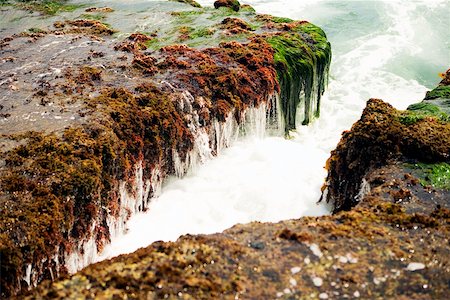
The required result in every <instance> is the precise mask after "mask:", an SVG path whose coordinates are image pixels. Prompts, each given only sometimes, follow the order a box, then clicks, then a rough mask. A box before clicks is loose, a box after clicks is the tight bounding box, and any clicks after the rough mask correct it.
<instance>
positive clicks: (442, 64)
mask: <svg viewBox="0 0 450 300" xmlns="http://www.w3.org/2000/svg"><path fill="white" fill-rule="evenodd" d="M198 2H199V3H200V4H202V5H206V6H211V5H212V4H213V1H206V0H199V1H198ZM240 2H241V3H245V4H250V5H252V6H253V7H254V8H255V9H256V10H257V12H260V13H268V14H272V15H277V16H284V17H289V18H292V19H300V20H308V21H310V22H312V23H315V24H316V25H318V26H320V27H322V28H323V29H324V30H325V32H326V33H327V36H328V39H329V40H330V42H331V44H332V50H333V60H332V65H331V71H330V81H329V85H328V88H327V92H326V94H325V95H324V97H323V98H322V105H321V116H320V118H319V119H317V120H315V121H314V122H313V123H312V124H310V125H308V126H302V127H300V128H298V129H297V130H296V131H295V132H291V133H290V138H288V139H287V138H285V137H283V136H265V137H257V136H253V135H250V136H246V137H242V138H240V139H238V141H236V142H235V143H234V145H232V146H231V147H230V148H228V149H225V150H224V151H222V153H221V154H220V155H219V156H218V157H216V158H213V159H211V160H208V161H206V162H205V163H204V164H203V165H201V166H199V167H197V168H195V169H194V170H192V171H191V172H190V173H189V174H188V175H187V176H185V177H184V178H183V179H179V178H170V179H169V180H168V181H166V182H165V184H164V186H163V188H162V193H161V195H160V196H159V197H158V198H154V199H152V202H151V204H150V206H149V208H148V210H147V212H145V213H140V214H137V215H134V216H133V217H132V218H131V219H130V220H129V222H128V225H127V227H128V230H127V233H126V234H123V235H119V236H116V237H114V238H113V239H112V243H111V245H109V246H107V247H106V248H105V250H104V251H103V253H102V254H101V256H100V258H108V257H112V256H115V255H119V254H122V253H129V252H132V251H134V250H136V249H138V248H140V247H144V246H147V245H149V244H150V243H152V242H154V241H157V240H163V241H171V240H176V239H177V238H178V237H179V236H180V235H183V234H187V233H190V234H200V233H214V232H220V231H222V230H224V229H226V228H229V227H230V226H232V225H234V224H237V223H247V222H251V221H270V222H276V221H280V220H284V219H291V218H300V217H302V216H317V215H325V214H328V213H329V212H330V210H329V207H327V206H326V205H325V204H324V203H319V204H318V203H317V201H318V199H319V198H320V193H321V192H320V188H321V186H322V184H323V183H324V178H325V176H326V170H325V169H324V165H325V162H326V159H327V158H328V157H329V155H330V151H331V150H332V149H334V148H335V147H336V145H337V143H338V141H339V139H340V137H341V133H342V131H344V130H348V129H350V128H351V125H352V124H353V123H354V122H356V121H357V120H358V118H359V117H360V116H361V113H362V110H363V109H364V107H365V103H366V101H367V100H368V99H369V98H381V99H383V100H385V101H387V102H389V103H391V104H392V105H394V106H395V107H397V108H398V109H405V108H406V107H407V106H408V105H409V104H411V103H415V102H418V101H420V100H421V99H423V97H424V95H425V92H426V91H427V90H429V89H431V88H433V86H435V85H436V84H437V83H438V82H439V80H440V78H439V77H438V73H439V72H443V71H445V70H446V69H447V68H449V67H450V30H449V28H450V22H449V18H448V16H449V15H450V3H449V2H448V1H446V0H442V1H411V0H405V1H292V0H271V1H268V0H247V1H240Z"/></svg>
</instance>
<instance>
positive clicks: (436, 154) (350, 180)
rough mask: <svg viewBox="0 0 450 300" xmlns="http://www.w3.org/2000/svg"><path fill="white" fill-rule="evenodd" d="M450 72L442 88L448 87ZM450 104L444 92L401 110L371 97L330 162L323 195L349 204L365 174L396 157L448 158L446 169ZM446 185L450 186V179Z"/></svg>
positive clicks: (433, 162)
mask: <svg viewBox="0 0 450 300" xmlns="http://www.w3.org/2000/svg"><path fill="white" fill-rule="evenodd" d="M449 73H450V72H447V73H446V74H447V75H446V77H445V78H444V79H443V80H442V82H441V83H440V85H439V86H438V88H439V87H441V88H442V87H448V77H449V76H450V74H449ZM427 95H429V93H427ZM449 109H450V102H449V101H448V100H447V99H445V98H436V99H433V100H430V99H429V97H426V99H425V100H424V101H422V102H420V103H417V104H413V105H411V106H409V107H408V110H406V111H398V110H396V109H394V108H393V107H392V106H390V105H389V104H387V103H384V102H383V101H381V100H377V99H371V100H369V102H368V103H367V107H366V109H365V110H364V112H363V115H362V117H361V119H360V120H359V121H358V122H357V123H355V124H354V125H353V127H352V129H351V130H350V131H347V132H344V134H343V136H342V140H341V141H340V143H339V145H338V146H337V148H336V149H335V150H334V151H333V152H332V154H331V157H330V158H329V160H328V162H327V168H328V171H329V173H328V178H327V184H326V190H327V192H326V193H324V195H323V196H324V198H325V199H326V200H327V201H331V202H332V203H333V205H334V207H335V210H336V211H337V210H341V209H350V208H351V207H353V206H354V205H355V204H356V203H357V202H358V201H360V200H361V197H360V196H359V195H358V193H359V192H360V190H361V185H362V182H363V180H364V176H365V174H366V173H367V172H369V171H371V170H373V169H377V168H379V167H382V166H385V165H388V164H390V163H392V162H393V161H402V162H405V163H411V164H417V163H419V164H420V163H425V164H431V165H439V164H444V165H442V166H443V168H444V169H443V170H448V168H446V167H445V166H446V165H445V164H448V163H449V162H450V143H449V139H450V116H449V115H448V111H449ZM430 168H431V169H433V167H432V166H430ZM425 169H427V168H425ZM438 169H439V170H440V169H442V168H438ZM437 172H440V171H437ZM444 172H446V171H444ZM443 187H444V188H447V189H449V190H450V186H449V185H444V186H443Z"/></svg>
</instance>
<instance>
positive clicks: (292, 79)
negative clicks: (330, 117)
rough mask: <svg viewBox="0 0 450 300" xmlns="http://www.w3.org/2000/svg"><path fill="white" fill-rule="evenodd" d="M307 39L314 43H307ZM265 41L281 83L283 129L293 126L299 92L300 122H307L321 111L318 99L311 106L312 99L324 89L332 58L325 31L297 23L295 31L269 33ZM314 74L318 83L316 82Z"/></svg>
mask: <svg viewBox="0 0 450 300" xmlns="http://www.w3.org/2000/svg"><path fill="white" fill-rule="evenodd" d="M305 33H306V34H307V37H306V38H305V36H304V35H305ZM308 38H309V39H312V40H313V42H309V43H308ZM267 42H268V43H269V44H270V45H271V46H272V48H273V49H274V51H275V53H274V61H275V66H276V69H277V73H278V80H279V81H280V85H281V99H282V110H283V112H284V115H285V124H286V130H291V129H294V128H295V126H296V112H297V107H298V105H299V103H300V101H301V99H300V96H299V95H300V93H301V92H304V97H305V119H304V120H300V121H302V123H303V124H308V123H309V122H310V121H311V120H312V118H313V117H318V115H319V114H320V110H319V107H320V103H319V101H317V104H316V106H315V107H311V102H312V101H313V99H319V98H320V96H321V95H322V93H323V92H324V89H325V85H326V78H327V73H328V67H329V63H330V61H331V47H330V44H329V43H328V42H327V41H326V36H325V33H324V32H323V31H322V30H321V29H320V28H318V27H316V26H314V25H312V24H309V23H308V24H307V25H304V24H302V25H299V26H298V27H297V31H296V32H288V33H282V34H279V35H273V36H270V37H269V38H267ZM316 76H318V82H315V79H316Z"/></svg>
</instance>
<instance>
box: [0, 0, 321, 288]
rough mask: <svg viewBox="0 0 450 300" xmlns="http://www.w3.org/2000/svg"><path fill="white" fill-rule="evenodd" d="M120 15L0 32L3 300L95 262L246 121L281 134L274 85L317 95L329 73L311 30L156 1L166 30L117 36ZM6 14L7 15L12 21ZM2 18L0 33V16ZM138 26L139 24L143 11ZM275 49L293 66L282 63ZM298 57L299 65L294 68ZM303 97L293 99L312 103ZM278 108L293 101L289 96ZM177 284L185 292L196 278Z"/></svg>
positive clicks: (76, 13) (64, 18)
mask: <svg viewBox="0 0 450 300" xmlns="http://www.w3.org/2000/svg"><path fill="white" fill-rule="evenodd" d="M33 3H34V2H33ZM77 3H78V2H77ZM34 4H37V3H34ZM120 5H122V4H117V3H115V2H111V3H108V7H109V6H111V9H105V10H101V9H98V10H97V9H89V10H88V11H87V13H89V14H86V8H85V7H84V6H83V7H77V8H74V10H73V11H65V12H64V14H63V15H61V16H58V14H56V12H55V15H54V16H53V17H50V18H42V17H41V16H39V15H38V16H36V15H34V14H32V15H30V16H27V17H24V19H23V20H22V21H23V23H24V24H39V27H32V28H30V29H28V30H26V31H24V32H17V26H16V25H11V26H10V25H9V24H6V25H5V30H4V31H3V32H4V33H10V34H9V35H8V36H3V37H2V39H1V40H0V60H1V61H2V64H1V65H0V71H1V72H0V85H1V86H2V89H1V90H0V99H2V100H1V103H0V104H1V106H0V113H1V115H0V116H1V119H0V124H1V127H0V134H1V138H0V147H1V148H0V151H1V154H2V155H1V162H0V185H1V190H0V207H1V214H0V255H1V273H2V276H1V278H0V281H1V293H2V296H4V297H7V296H11V295H13V294H16V293H19V292H21V291H24V290H27V289H28V288H29V287H32V286H35V285H37V283H39V282H41V281H43V280H45V279H52V280H54V279H56V278H58V277H60V276H63V275H67V274H68V273H69V272H70V273H73V272H75V271H77V270H79V269H81V268H82V267H84V266H86V265H87V264H89V263H92V262H93V261H95V259H96V255H97V252H98V251H101V249H102V248H103V246H104V245H105V243H108V242H109V240H110V238H111V236H113V235H115V234H118V233H121V232H122V231H123V230H124V226H125V222H126V221H127V219H128V218H129V216H130V215H131V214H132V213H135V212H137V211H142V210H144V209H145V208H146V207H147V205H148V203H149V201H150V199H151V197H152V196H154V195H157V194H158V192H159V190H160V187H161V183H162V180H163V179H164V178H166V177H167V176H169V175H177V176H183V175H184V174H185V173H186V172H187V170H189V168H190V167H192V166H193V165H195V164H198V163H201V162H202V161H204V160H206V159H208V158H210V157H212V156H214V155H216V154H217V153H218V152H219V151H220V150H221V149H223V148H224V147H227V146H228V145H229V144H230V143H231V141H232V140H233V138H234V137H236V135H237V134H238V131H239V127H240V126H241V127H242V126H244V124H245V122H246V120H247V118H248V116H247V113H249V112H251V110H258V111H261V112H262V115H263V117H265V116H266V115H267V116H268V121H269V123H270V124H269V125H271V124H272V123H275V125H276V126H278V127H280V128H278V127H277V128H278V129H281V130H284V128H281V127H282V124H281V122H280V124H279V123H278V119H277V116H278V115H280V114H282V113H283V112H284V111H283V109H284V107H287V106H290V105H291V104H286V103H285V104H283V105H281V108H280V104H278V101H277V95H278V94H280V93H281V94H283V93H284V92H283V90H284V87H283V86H281V87H280V83H281V78H285V79H283V81H282V82H283V84H286V82H287V81H289V80H291V81H292V82H291V84H292V85H302V84H303V81H305V82H314V83H315V84H316V85H317V86H320V88H316V89H315V92H317V90H321V91H323V86H324V85H325V82H326V72H325V71H324V70H325V69H327V68H328V65H327V66H326V67H324V65H322V63H323V58H324V55H325V57H326V58H327V59H328V63H329V59H330V45H329V43H328V42H327V41H326V39H325V35H324V33H323V32H322V31H320V30H319V29H318V28H317V27H315V26H314V25H312V24H310V23H307V22H299V23H296V24H294V25H293V26H292V27H277V26H272V23H273V22H272V21H267V22H266V21H264V20H262V19H261V18H260V17H258V15H257V14H255V13H254V12H253V11H251V10H250V9H247V10H244V9H242V10H241V12H239V13H235V12H234V11H233V12H231V14H232V15H233V18H231V17H230V13H228V12H226V13H224V10H215V9H207V8H202V9H200V8H194V7H191V6H188V5H184V6H183V5H182V4H178V3H173V2H169V1H165V2H161V3H159V4H158V6H155V7H156V8H158V9H160V11H154V10H151V13H152V14H155V12H156V13H157V14H156V16H154V17H153V18H158V19H164V20H166V21H167V24H168V26H160V25H158V26H159V27H160V28H158V27H151V28H148V31H145V32H136V31H132V32H123V28H127V27H126V26H128V25H127V24H128V22H127V21H130V20H135V18H137V17H136V16H135V15H133V14H129V13H127V14H121V12H120V10H119V9H117V7H119V8H120ZM130 5H131V4H130ZM146 5H149V8H152V7H151V3H150V4H149V3H147V4H146ZM14 7H15V8H9V9H21V8H24V7H22V6H21V5H17V6H14ZM173 7H177V8H178V9H179V10H177V11H173ZM180 7H181V8H180ZM156 8H155V9H156ZM27 9H28V8H27ZM58 12H59V11H58ZM94 13H99V15H96V14H94ZM0 14H1V15H0V17H1V18H2V22H3V20H5V18H6V13H5V11H3V10H2V11H0ZM136 14H142V15H139V16H146V17H147V18H149V17H151V16H149V12H148V11H145V10H144V12H137V13H136ZM69 17H71V18H69ZM96 18H97V19H96ZM121 18H123V19H125V20H126V22H122V19H121ZM127 18H128V19H127ZM227 18H229V20H228V21H225V20H226V19H227ZM118 20H120V21H118ZM239 20H240V21H239ZM150 23H151V22H150ZM187 23H190V24H192V27H191V26H186V24H187ZM8 26H9V27H8ZM21 26H22V25H21ZM149 26H153V25H149ZM155 26H156V25H155ZM133 30H135V29H134V27H133ZM233 32H235V34H233ZM230 33H232V34H230ZM287 37H289V38H292V39H295V43H292V44H283V45H282V48H281V47H278V46H276V47H275V45H276V43H275V42H274V41H278V40H284V39H285V38H287ZM299 45H301V46H302V50H301V51H300V50H298V49H296V48H297V47H298V46H299ZM286 49H288V50H289V49H290V50H292V51H290V52H292V53H294V52H295V55H293V56H292V57H291V56H289V57H288V56H285V52H284V51H285V50H286ZM302 51H303V52H304V55H303V56H302V58H303V61H302V62H298V63H297V62H296V61H294V60H293V58H296V57H299V56H300V55H302ZM311 68H313V69H315V71H314V72H312V69H311ZM310 71H311V72H310ZM285 72H290V74H289V76H287V75H283V74H284V73H285ZM296 72H299V73H301V74H302V75H301V76H300V75H296V74H295V73H296ZM302 76H313V77H314V78H308V79H305V78H303V77H302ZM297 79H299V80H303V81H302V82H300V83H298V82H295V80H297ZM302 87H303V85H302ZM308 87H310V86H306V85H305V86H304V87H303V88H302V89H298V90H297V91H298V92H299V93H300V90H304V93H310V92H311V91H312V90H313V89H311V91H310V90H308ZM311 93H312V92H311ZM282 99H283V101H291V100H292V101H297V102H296V103H300V102H301V101H305V100H302V99H301V98H300V94H298V95H296V96H295V95H292V94H291V96H290V97H289V98H287V97H282ZM303 104H304V105H303V107H305V106H306V103H303ZM261 108H262V109H261ZM280 110H281V111H280ZM280 119H281V118H280ZM255 245H257V246H255V247H256V248H261V246H260V244H255ZM267 274H275V273H274V272H268V273H267ZM273 276H275V275H273ZM188 282H189V283H188V284H190V285H192V286H195V285H196V284H197V281H196V279H195V278H192V279H190V280H188Z"/></svg>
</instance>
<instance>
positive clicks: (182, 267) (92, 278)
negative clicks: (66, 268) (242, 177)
mask: <svg viewBox="0 0 450 300" xmlns="http://www.w3.org/2000/svg"><path fill="white" fill-rule="evenodd" d="M366 179H367V182H368V184H369V185H370V186H371V190H370V191H367V193H366V194H365V196H364V197H363V199H362V200H361V202H359V203H358V204H357V206H356V207H354V208H353V209H352V210H351V211H341V212H339V213H336V214H335V215H333V216H324V217H305V218H301V219H299V220H290V221H284V222H280V223H276V224H272V223H251V224H247V225H236V226H234V227H233V228H231V229H229V230H226V231H225V232H223V233H220V234H214V235H199V236H190V235H187V236H184V237H181V238H180V239H178V240H177V241H176V242H171V243H163V242H156V243H154V244H152V245H151V246H149V247H147V248H143V249H140V250H138V251H136V252H134V253H132V254H128V255H121V256H119V257H116V258H113V259H111V260H109V261H104V262H101V263H98V264H95V265H91V266H89V267H87V268H86V269H84V270H83V271H81V272H79V273H77V274H75V275H74V276H72V277H70V278H67V279H62V280H60V281H57V282H54V283H52V282H46V283H44V284H43V285H41V286H39V287H38V288H37V289H36V290H35V291H34V292H33V294H30V295H28V296H27V297H25V299H34V298H48V297H51V298H55V299H65V298H78V299H85V298H112V297H114V298H117V299H128V298H133V299H142V298H155V299H160V298H166V299H175V298H182V299H235V298H239V299H277V298H280V299H324V298H327V299H343V298H361V299H386V298H400V299H444V298H445V297H446V294H447V292H448V280H449V279H450V276H449V274H448V270H447V268H448V235H449V233H450V232H449V231H450V226H449V221H450V205H449V203H448V199H449V197H450V192H449V191H448V190H447V191H444V190H430V189H428V188H426V187H423V186H422V185H421V184H420V183H419V180H418V179H417V178H416V177H415V176H414V175H411V174H410V172H409V171H408V170H407V169H405V167H404V166H403V165H401V164H400V165H399V164H392V165H389V166H385V167H382V168H380V169H377V170H374V171H372V172H369V173H368V174H367V176H366ZM424 195H427V196H424Z"/></svg>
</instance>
